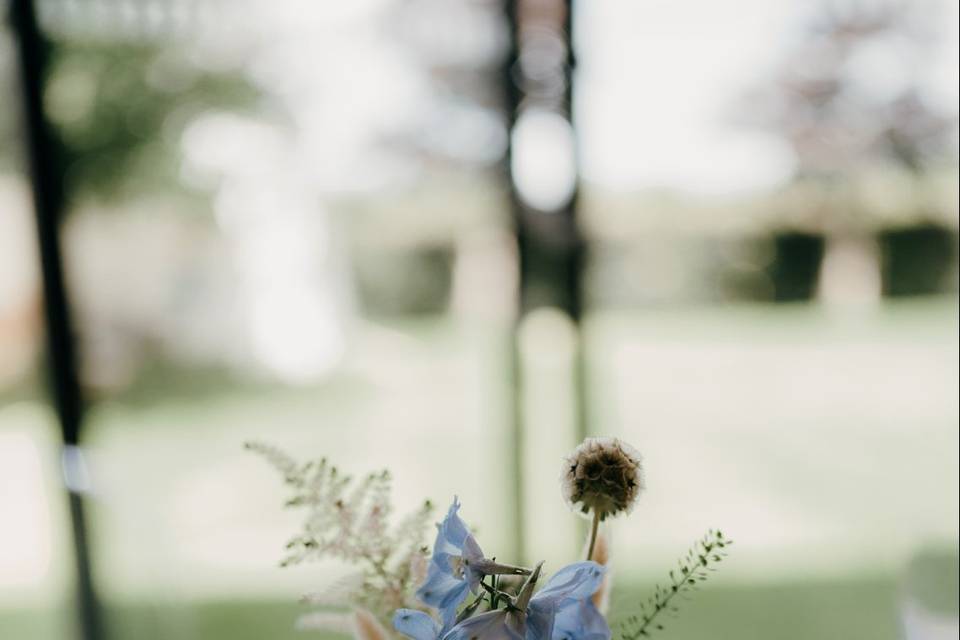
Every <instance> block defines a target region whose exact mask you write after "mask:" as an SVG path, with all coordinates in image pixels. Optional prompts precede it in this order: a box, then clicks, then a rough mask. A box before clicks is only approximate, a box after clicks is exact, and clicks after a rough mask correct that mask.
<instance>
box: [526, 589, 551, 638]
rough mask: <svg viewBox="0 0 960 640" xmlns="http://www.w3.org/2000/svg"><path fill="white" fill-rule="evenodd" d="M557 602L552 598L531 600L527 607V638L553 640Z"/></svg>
mask: <svg viewBox="0 0 960 640" xmlns="http://www.w3.org/2000/svg"><path fill="white" fill-rule="evenodd" d="M556 614H557V603H555V602H553V601H552V600H547V599H544V600H541V601H539V602H538V601H537V600H531V601H530V604H529V605H528V607H527V638H526V640H551V638H552V636H553V626H554V618H555V617H556Z"/></svg>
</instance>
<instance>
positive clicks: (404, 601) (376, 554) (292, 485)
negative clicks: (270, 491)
mask: <svg viewBox="0 0 960 640" xmlns="http://www.w3.org/2000/svg"><path fill="white" fill-rule="evenodd" d="M245 446H246V448H247V449H248V450H250V451H253V452H255V453H258V454H260V455H261V456H263V457H264V458H265V459H266V460H267V461H268V462H269V463H270V464H271V465H273V466H274V467H275V468H276V469H277V470H278V471H280V473H282V474H283V478H284V483H285V484H286V485H287V487H288V488H289V489H290V491H291V492H292V495H291V497H290V499H289V500H287V506H288V507H290V508H295V509H303V510H304V511H305V512H306V518H305V519H304V523H303V529H302V531H301V532H300V533H299V534H298V535H296V536H294V537H293V538H292V539H291V540H290V541H289V542H288V543H287V556H286V557H285V558H284V559H283V560H282V561H281V565H282V566H289V565H293V564H298V563H301V562H305V561H308V560H318V559H336V560H341V561H344V562H347V563H349V564H352V565H355V566H356V567H357V569H358V572H357V574H356V576H354V578H352V579H353V580H354V581H353V582H349V581H344V582H341V583H340V584H339V585H334V588H332V589H331V588H328V589H323V590H321V591H319V592H318V593H315V594H311V595H308V596H307V597H306V598H305V600H306V601H308V602H314V603H317V604H319V605H321V606H330V605H333V606H337V605H338V604H339V603H344V604H345V603H350V604H351V605H357V606H360V607H362V608H364V609H365V610H367V611H368V612H369V613H370V614H372V615H373V616H374V618H375V619H377V620H379V622H380V623H382V624H389V620H390V618H391V616H392V614H393V612H394V611H395V610H396V609H399V608H404V607H413V606H416V603H415V600H414V598H413V593H414V591H415V589H416V587H417V586H418V585H419V584H420V582H422V580H423V576H424V573H425V571H426V561H425V554H426V547H425V546H424V537H425V535H426V532H427V528H428V525H429V523H430V521H431V514H432V512H433V506H432V505H431V504H430V503H429V502H425V503H424V504H423V505H422V506H421V507H420V508H419V509H417V510H416V511H413V512H412V513H410V514H408V515H406V516H405V517H403V518H401V519H400V521H399V523H398V524H397V526H396V527H392V528H391V527H390V515H391V511H392V507H391V504H390V489H391V478H390V474H389V473H388V472H387V471H381V472H378V473H372V474H369V475H367V476H365V477H364V478H362V479H360V480H354V479H353V478H351V477H350V476H347V475H344V474H342V473H340V472H339V471H338V470H337V468H336V467H335V466H333V465H331V464H329V463H328V462H327V460H326V459H322V460H319V461H317V462H307V463H304V464H301V463H299V462H297V461H296V460H294V459H293V458H291V457H290V456H288V455H287V454H286V453H284V452H283V451H281V450H279V449H277V448H276V447H272V446H270V445H266V444H261V443H255V442H254V443H247V444H246V445H245ZM325 619H326V618H324V617H323V616H320V617H317V618H314V619H313V620H314V622H317V621H320V622H322V621H323V620H325Z"/></svg>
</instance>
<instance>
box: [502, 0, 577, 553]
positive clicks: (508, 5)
mask: <svg viewBox="0 0 960 640" xmlns="http://www.w3.org/2000/svg"><path fill="white" fill-rule="evenodd" d="M533 5H536V6H533ZM503 6H504V14H505V17H506V21H507V24H508V27H509V46H508V50H507V55H506V56H505V59H504V64H503V68H502V71H501V73H502V86H503V93H504V110H505V112H506V121H507V127H508V129H507V131H508V147H507V153H506V154H505V157H504V169H503V171H504V174H505V182H506V184H507V185H508V189H509V192H508V193H509V201H510V208H511V220H512V222H513V231H514V235H515V238H516V244H517V254H518V255H517V261H518V272H519V282H518V298H519V299H518V301H517V307H518V318H517V322H518V323H519V321H520V320H522V318H523V316H524V314H525V313H526V312H528V311H530V310H531V309H533V308H535V307H537V306H539V305H551V306H554V307H558V308H560V309H562V310H563V311H565V312H566V313H567V314H568V315H569V317H570V319H571V320H572V321H573V323H574V324H575V326H576V328H577V332H576V337H575V340H576V344H575V345H574V346H575V358H574V363H573V372H572V375H573V380H572V385H573V391H574V395H575V398H574V403H575V411H576V415H575V416H574V424H575V431H576V437H577V441H578V442H579V440H582V439H583V438H584V437H585V436H586V434H587V427H586V425H587V397H586V396H587V394H586V366H585V358H584V353H583V339H582V332H581V331H580V320H581V317H582V314H583V296H582V286H581V279H582V272H583V263H584V255H585V243H584V241H583V237H582V234H581V232H580V226H579V220H578V216H577V204H578V199H579V188H578V187H579V184H578V183H579V180H577V182H576V183H575V184H574V185H573V190H572V193H571V196H570V198H569V200H568V201H567V202H566V203H564V205H563V206H562V207H560V208H559V209H557V210H554V211H540V210H536V209H534V208H532V207H530V206H529V205H527V204H526V203H524V202H523V200H522V198H521V197H520V194H519V192H518V190H517V185H516V183H515V181H514V177H513V174H512V171H511V161H512V158H513V153H514V148H513V137H512V136H511V135H509V134H510V133H511V132H512V131H513V129H514V125H515V124H516V122H517V119H518V117H519V116H520V114H521V112H522V110H523V109H524V108H526V107H528V106H537V107H540V108H544V109H548V110H552V111H554V112H556V113H558V114H560V115H561V116H563V117H564V118H565V119H566V120H567V121H568V122H569V123H570V126H571V130H574V128H573V124H574V121H573V78H574V52H573V20H574V17H573V7H572V0H554V2H553V4H552V6H550V3H545V2H537V3H527V2H524V0H505V1H504V4H503ZM527 9H529V10H530V11H529V12H528V11H526V10H527ZM545 10H546V11H547V13H546V14H543V13H541V14H537V11H545ZM531 15H532V16H533V17H532V18H530V19H532V20H544V19H546V20H547V21H548V25H549V27H550V28H552V29H554V30H555V31H557V35H558V36H559V37H560V38H561V39H562V41H563V43H564V45H565V47H566V51H565V54H564V58H563V59H562V60H559V61H558V63H559V65H561V66H562V69H559V71H560V73H561V75H562V85H563V86H562V87H561V88H560V90H559V91H558V92H551V90H546V91H545V90H544V88H543V87H542V86H541V85H538V81H537V79H534V78H527V77H525V76H524V73H523V70H522V68H521V66H520V64H519V58H520V52H521V49H522V47H523V31H524V27H525V26H530V25H525V24H524V20H525V19H526V17H525V16H531ZM545 16H547V17H546V18H545ZM533 26H541V27H542V26H543V25H542V24H541V25H533ZM574 139H576V136H575V135H574ZM574 160H575V161H576V158H574ZM516 329H517V327H516V326H515V327H514V331H513V336H512V342H511V349H512V361H511V366H512V375H513V380H512V382H513V385H512V403H513V420H514V424H513V442H512V444H513V448H514V461H513V462H514V469H515V470H514V487H513V489H514V494H515V501H514V505H515V514H514V526H515V527H516V538H515V544H516V545H517V548H518V551H519V554H518V557H522V555H523V552H524V544H525V541H524V526H525V522H524V514H523V505H524V493H523V450H524V437H523V434H524V427H523V399H524V398H523V371H522V363H521V361H520V355H519V349H518V344H517V331H516Z"/></svg>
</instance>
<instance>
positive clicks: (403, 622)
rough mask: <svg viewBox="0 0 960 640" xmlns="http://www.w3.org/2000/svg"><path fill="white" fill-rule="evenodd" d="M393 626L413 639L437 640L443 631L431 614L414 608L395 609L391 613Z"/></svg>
mask: <svg viewBox="0 0 960 640" xmlns="http://www.w3.org/2000/svg"><path fill="white" fill-rule="evenodd" d="M393 628H394V629H396V630H397V631H399V632H400V633H402V634H403V635H405V636H407V637H409V638H413V640H437V638H440V637H442V636H443V631H444V630H443V626H442V625H441V624H440V623H439V622H437V621H436V620H435V619H434V618H433V617H432V616H429V615H427V614H426V613H424V612H423V611H416V610H414V609H397V612H396V613H395V614H393Z"/></svg>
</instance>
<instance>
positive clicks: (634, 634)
mask: <svg viewBox="0 0 960 640" xmlns="http://www.w3.org/2000/svg"><path fill="white" fill-rule="evenodd" d="M732 544H733V540H729V539H727V538H725V537H724V536H723V533H722V532H720V531H714V530H713V529H711V530H710V531H708V532H707V534H706V535H705V536H703V538H701V539H700V540H697V541H696V542H695V543H694V545H693V547H692V548H691V549H690V550H689V551H688V552H687V555H686V556H685V557H684V558H682V559H680V560H678V561H677V568H676V569H673V570H671V571H670V572H669V576H670V583H669V585H668V586H666V587H664V586H662V585H659V584H658V585H656V586H655V587H654V592H653V595H651V596H650V597H648V598H647V600H646V601H644V602H641V603H640V613H639V614H634V615H631V616H630V617H628V618H627V619H626V621H625V622H624V623H623V624H622V625H621V634H620V640H639V639H640V638H645V637H648V636H650V634H651V633H652V632H653V631H661V630H663V629H664V624H663V618H662V616H661V614H663V613H665V612H666V613H668V614H676V613H677V612H678V611H679V607H678V606H677V603H676V598H677V597H678V596H679V597H681V598H686V597H687V596H688V595H689V594H690V593H691V592H693V591H695V590H697V588H699V586H700V585H701V584H702V583H703V582H705V581H706V580H707V578H708V577H709V575H710V573H712V572H713V571H715V570H716V564H717V563H719V562H721V561H722V560H723V558H725V557H726V555H727V547H729V546H730V545H732Z"/></svg>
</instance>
